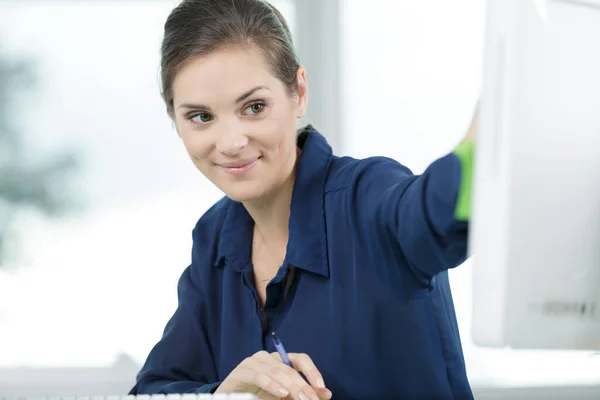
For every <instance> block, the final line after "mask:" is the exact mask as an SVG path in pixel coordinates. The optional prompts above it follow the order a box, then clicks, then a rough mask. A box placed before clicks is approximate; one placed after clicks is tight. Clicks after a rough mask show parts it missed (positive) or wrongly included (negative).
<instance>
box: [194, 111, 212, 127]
mask: <svg viewBox="0 0 600 400" xmlns="http://www.w3.org/2000/svg"><path fill="white" fill-rule="evenodd" d="M189 119H190V120H191V121H193V122H195V123H197V124H206V123H207V122H210V121H212V119H213V116H212V115H210V114H209V113H205V112H201V113H197V114H192V115H190V116H189Z"/></svg>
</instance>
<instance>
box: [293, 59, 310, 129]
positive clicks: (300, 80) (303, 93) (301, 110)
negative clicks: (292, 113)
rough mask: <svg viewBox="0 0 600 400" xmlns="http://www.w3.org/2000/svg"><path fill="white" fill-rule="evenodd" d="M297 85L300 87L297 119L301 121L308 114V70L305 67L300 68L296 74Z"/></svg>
mask: <svg viewBox="0 0 600 400" xmlns="http://www.w3.org/2000/svg"><path fill="white" fill-rule="evenodd" d="M296 85H297V86H298V110H297V114H296V117H297V118H298V119H300V118H302V117H304V114H306V106H307V104H308V80H307V79H306V70H305V69H304V67H303V66H299V67H298V71H297V72H296Z"/></svg>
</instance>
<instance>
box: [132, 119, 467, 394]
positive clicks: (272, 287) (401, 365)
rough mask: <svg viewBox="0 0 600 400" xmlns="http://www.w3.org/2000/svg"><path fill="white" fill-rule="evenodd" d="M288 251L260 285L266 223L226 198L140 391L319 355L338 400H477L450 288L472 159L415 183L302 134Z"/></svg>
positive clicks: (177, 389)
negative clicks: (286, 356) (263, 293)
mask: <svg viewBox="0 0 600 400" xmlns="http://www.w3.org/2000/svg"><path fill="white" fill-rule="evenodd" d="M298 146H300V147H301V148H302V150H303V151H302V154H301V156H300V159H299V161H298V167H297V176H296V180H295V185H294V189H293V195H292V203H291V217H290V222H289V242H288V245H287V253H286V257H285V260H284V263H283V266H282V267H281V268H280V270H279V272H278V273H277V275H276V277H275V278H274V279H273V280H272V281H271V282H270V283H269V285H268V286H267V300H266V304H265V307H264V316H265V317H266V318H264V319H263V314H262V313H261V310H260V305H259V300H258V295H257V291H256V289H255V286H254V278H253V271H252V263H251V257H250V250H251V244H252V231H253V221H252V219H251V218H250V216H249V214H248V213H247V212H246V210H245V209H244V207H243V206H242V204H240V203H238V202H235V201H232V200H231V199H228V198H223V199H222V200H220V201H219V202H217V203H216V204H215V205H214V206H213V207H212V208H211V209H209V210H208V211H207V212H206V213H205V214H204V215H203V216H202V217H201V218H200V220H199V221H198V223H197V225H196V227H195V228H194V231H193V249H192V263H191V265H190V266H189V267H188V268H187V269H186V270H185V271H184V272H183V274H182V276H181V278H180V281H179V284H178V298H179V303H178V307H177V310H176V311H175V314H174V315H173V316H172V318H171V319H170V321H169V322H168V324H167V325H166V328H165V330H164V334H163V337H162V339H161V340H160V341H159V342H158V343H157V344H156V345H155V347H154V348H153V349H152V351H151V352H150V354H149V356H148V359H147V360H146V362H145V364H144V366H143V368H142V370H141V372H140V373H139V374H138V377H137V384H136V385H135V387H134V388H133V389H132V391H131V393H132V394H151V393H206V392H208V393H209V392H212V391H214V389H215V388H216V387H218V385H219V383H220V381H222V380H223V379H225V377H227V375H228V374H229V373H230V372H231V371H232V370H233V369H234V368H235V367H236V366H237V365H238V364H239V363H240V362H241V361H242V360H243V359H244V358H246V357H249V356H251V355H252V354H254V353H256V352H257V351H260V350H267V351H269V352H274V351H275V348H274V347H273V345H272V343H271V341H270V340H267V339H269V336H268V335H269V334H270V332H271V331H272V330H273V331H276V332H277V335H278V336H279V338H280V339H281V340H282V342H283V343H284V345H285V346H286V348H287V351H289V352H298V353H307V354H308V355H309V356H310V357H311V358H312V359H313V361H314V362H315V364H316V366H317V368H318V369H319V370H320V372H321V373H322V374H323V377H324V380H325V384H326V385H327V387H328V388H329V389H330V390H331V391H332V393H333V398H334V399H361V400H367V399H377V400H384V399H471V398H472V397H473V395H472V393H471V389H470V386H469V382H468V379H467V375H466V371H465V362H464V358H463V354H462V348H461V342H460V337H459V332H458V327H457V322H456V316H455V311H454V306H453V301H452V295H451V292H450V286H449V282H448V272H447V270H448V269H449V268H452V267H455V266H457V265H459V264H461V263H462V262H463V261H464V260H465V258H466V248H467V236H468V222H466V221H459V220H457V219H456V218H455V207H456V203H457V196H458V192H459V186H460V181H461V164H460V162H459V159H458V157H457V156H456V155H455V154H453V153H450V154H448V155H446V156H444V157H442V158H440V159H438V160H436V161H435V162H434V163H432V164H431V165H430V166H429V168H428V169H427V170H426V171H425V172H424V173H423V174H422V175H418V176H416V175H413V174H412V173H411V172H410V170H409V169H408V168H406V167H404V166H403V165H401V164H399V163H398V162H396V161H394V160H391V159H388V158H384V157H372V158H367V159H363V160H357V159H353V158H350V157H336V156H334V155H333V154H332V150H331V147H330V146H329V145H328V144H327V141H326V140H325V138H324V137H323V136H321V135H320V134H319V133H318V132H317V131H316V130H315V129H314V128H310V129H308V130H307V131H305V132H304V133H303V134H302V135H300V137H299V140H298Z"/></svg>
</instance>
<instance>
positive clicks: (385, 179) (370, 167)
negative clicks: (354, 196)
mask: <svg viewBox="0 0 600 400" xmlns="http://www.w3.org/2000/svg"><path fill="white" fill-rule="evenodd" d="M410 176H413V173H412V171H411V170H410V169H409V168H408V167H406V166H405V165H403V164H401V163H400V162H398V161H396V160H394V159H392V158H389V157H383V156H375V157H367V158H362V159H357V158H352V157H334V159H333V162H332V165H331V168H330V171H329V176H328V179H327V185H326V191H328V192H331V191H338V190H343V189H357V187H361V186H367V187H370V186H372V185H376V186H379V185H384V186H385V185H389V184H392V183H393V182H398V180H399V179H401V178H403V177H410Z"/></svg>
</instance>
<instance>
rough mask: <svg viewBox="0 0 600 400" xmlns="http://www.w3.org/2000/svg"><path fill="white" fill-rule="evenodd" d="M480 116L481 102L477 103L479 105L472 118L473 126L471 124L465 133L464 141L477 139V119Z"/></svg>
mask: <svg viewBox="0 0 600 400" xmlns="http://www.w3.org/2000/svg"><path fill="white" fill-rule="evenodd" d="M478 117H479V103H477V107H476V108H475V112H474V113H473V119H472V120H471V126H469V130H468V131H467V134H466V135H465V138H464V139H463V141H465V142H466V141H469V140H470V141H473V142H474V141H475V138H476V137H477V119H478Z"/></svg>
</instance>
